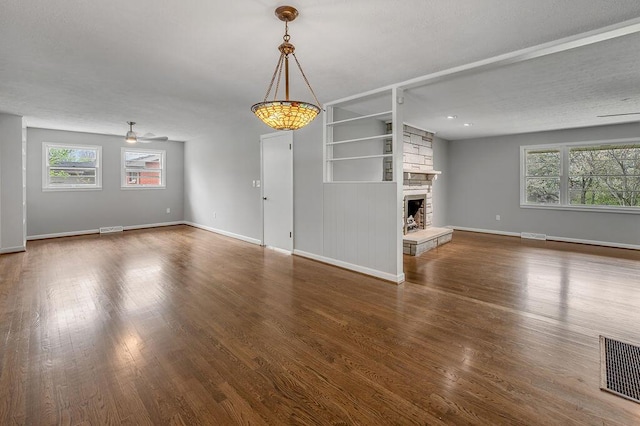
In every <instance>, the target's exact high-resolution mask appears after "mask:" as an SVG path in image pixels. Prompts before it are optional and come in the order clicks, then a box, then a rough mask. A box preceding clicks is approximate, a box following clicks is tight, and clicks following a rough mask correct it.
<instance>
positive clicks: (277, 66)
mask: <svg viewBox="0 0 640 426" xmlns="http://www.w3.org/2000/svg"><path fill="white" fill-rule="evenodd" d="M283 60H284V53H281V54H280V58H279V59H278V64H277V65H276V69H275V70H274V71H273V76H271V83H269V88H268V89H267V93H265V95H264V101H263V102H266V101H267V98H268V97H269V93H271V89H272V88H273V82H274V81H275V80H276V75H277V74H278V70H280V71H282V61H283ZM278 80H280V77H278ZM279 84H280V82H279V81H278V85H279ZM277 93H278V87H277V86H276V92H275V93H274V96H277Z"/></svg>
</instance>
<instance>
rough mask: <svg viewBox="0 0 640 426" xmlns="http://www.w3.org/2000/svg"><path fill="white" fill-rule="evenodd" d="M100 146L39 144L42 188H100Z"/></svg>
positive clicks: (63, 189)
mask: <svg viewBox="0 0 640 426" xmlns="http://www.w3.org/2000/svg"><path fill="white" fill-rule="evenodd" d="M101 161H102V147H101V146H96V145H67V144H58V143H49V142H44V143H43V144H42V168H43V170H42V189H43V191H60V190H62V191H72V190H83V189H101V188H102V169H101V164H100V162H101Z"/></svg>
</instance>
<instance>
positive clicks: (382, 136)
mask: <svg viewBox="0 0 640 426" xmlns="http://www.w3.org/2000/svg"><path fill="white" fill-rule="evenodd" d="M376 139H389V135H387V134H384V135H376V136H367V137H365V138H356V139H345V140H343V141H335V142H327V145H339V144H341V143H352V142H362V141H373V140H376Z"/></svg>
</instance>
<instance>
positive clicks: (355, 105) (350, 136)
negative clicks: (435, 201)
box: [323, 89, 394, 183]
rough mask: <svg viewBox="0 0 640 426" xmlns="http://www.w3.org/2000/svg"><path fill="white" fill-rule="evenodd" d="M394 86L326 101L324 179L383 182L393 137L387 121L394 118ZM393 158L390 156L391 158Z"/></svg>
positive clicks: (334, 181) (328, 180)
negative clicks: (353, 96)
mask: <svg viewBox="0 0 640 426" xmlns="http://www.w3.org/2000/svg"><path fill="white" fill-rule="evenodd" d="M393 101H394V98H393V93H392V90H391V89H387V90H382V91H379V92H375V93H371V94H369V95H368V96H367V95H365V96H362V97H358V98H354V99H348V100H346V101H338V102H336V103H330V104H327V105H325V108H326V113H325V114H324V120H325V121H324V146H323V150H324V182H325V183H329V182H331V183H339V182H382V181H384V159H385V158H387V159H388V158H392V157H393V152H385V149H384V145H385V141H389V140H391V139H392V138H393V135H391V134H389V133H387V131H386V123H387V122H390V121H392V119H393V112H394V110H393V108H394V105H393ZM387 161H389V160H387Z"/></svg>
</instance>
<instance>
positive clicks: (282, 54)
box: [273, 53, 287, 101]
mask: <svg viewBox="0 0 640 426" xmlns="http://www.w3.org/2000/svg"><path fill="white" fill-rule="evenodd" d="M286 56H287V55H285V54H284V53H281V54H280V63H279V64H278V77H277V78H276V91H275V92H273V100H274V101H275V100H276V98H277V97H278V90H280V81H282V68H283V66H282V62H284V61H285V59H286Z"/></svg>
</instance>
